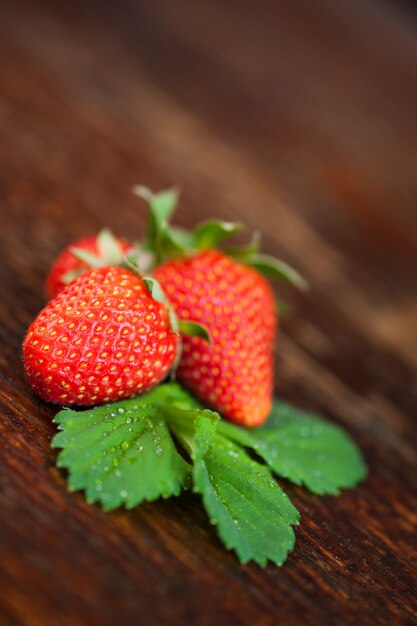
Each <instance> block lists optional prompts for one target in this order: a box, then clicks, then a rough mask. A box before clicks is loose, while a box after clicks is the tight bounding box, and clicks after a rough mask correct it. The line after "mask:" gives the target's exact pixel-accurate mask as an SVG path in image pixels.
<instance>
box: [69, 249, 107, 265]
mask: <svg viewBox="0 0 417 626" xmlns="http://www.w3.org/2000/svg"><path fill="white" fill-rule="evenodd" d="M70 250H71V253H72V254H73V255H74V256H75V258H76V259H78V260H79V261H81V262H82V263H86V264H87V265H88V266H89V267H92V268H96V267H102V266H103V262H102V260H101V259H100V258H99V257H98V256H97V255H96V254H93V253H92V252H87V250H83V249H82V248H76V247H72V248H70Z"/></svg>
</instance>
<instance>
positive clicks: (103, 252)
mask: <svg viewBox="0 0 417 626" xmlns="http://www.w3.org/2000/svg"><path fill="white" fill-rule="evenodd" d="M97 249H98V256H99V257H100V259H102V261H103V262H105V263H106V265H120V264H121V263H122V261H123V257H124V254H123V252H122V250H121V248H120V246H119V244H118V242H117V239H116V237H115V236H114V235H113V233H112V232H111V231H110V230H109V229H108V228H103V229H102V230H101V231H100V232H99V234H98V235H97Z"/></svg>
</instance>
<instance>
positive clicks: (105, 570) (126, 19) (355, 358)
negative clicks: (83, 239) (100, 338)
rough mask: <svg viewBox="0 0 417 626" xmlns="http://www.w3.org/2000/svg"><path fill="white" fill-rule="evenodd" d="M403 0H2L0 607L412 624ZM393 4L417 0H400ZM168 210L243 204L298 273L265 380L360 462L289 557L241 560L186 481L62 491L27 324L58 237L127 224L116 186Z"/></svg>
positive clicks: (61, 618)
mask: <svg viewBox="0 0 417 626" xmlns="http://www.w3.org/2000/svg"><path fill="white" fill-rule="evenodd" d="M408 10H409V9H407V5H406V4H405V5H403V7H402V9H401V11H402V12H401V11H400V9H399V7H398V5H395V4H394V3H384V2H382V1H381V2H379V3H377V2H371V1H369V2H359V0H352V1H351V2H349V3H334V2H331V0H316V1H313V0H300V2H297V3H293V2H290V1H289V0H287V1H281V2H275V1H272V0H269V1H268V0H262V2H258V3H249V2H247V1H246V0H243V2H242V1H240V2H238V1H237V0H229V1H228V2H223V1H220V0H215V1H212V2H203V0H194V2H192V3H189V2H186V1H185V0H177V1H176V2H175V3H174V2H169V1H167V0H153V2H152V3H145V2H140V3H138V2H136V0H119V2H117V3H115V2H110V0H84V1H82V0H77V1H74V0H72V1H71V2H70V1H69V0H62V1H61V2H59V3H56V2H52V0H49V1H48V0H39V1H38V2H30V1H29V0H26V1H25V0H21V1H20V2H13V0H3V2H1V4H0V217H1V228H0V249H1V252H2V255H1V256H2V262H1V264H0V289H1V293H0V342H1V351H0V377H1V388H0V440H1V445H0V623H1V625H2V626H3V624H4V625H5V626H9V625H13V626H16V625H17V626H19V625H22V626H49V625H51V626H52V625H54V626H55V625H59V626H67V625H68V626H72V625H83V624H89V625H91V624H93V625H94V626H101V625H112V626H113V625H115V624H126V625H130V624H132V625H133V624H135V625H136V624H146V626H148V625H153V624H159V625H165V624H167V625H168V624H169V625H174V624H184V623H192V624H198V625H201V626H205V625H212V624H223V623H224V624H231V625H232V624H236V625H247V624H251V625H252V626H253V625H256V626H263V625H268V626H269V625H276V624H285V625H286V626H288V625H289V626H291V625H292V624H303V625H304V624H305V625H307V626H308V625H316V624H317V625H318V624H346V625H350V624H352V625H358V624H364V625H366V624H373V625H380V624H381V625H383V624H390V625H391V624H412V623H416V616H417V613H416V611H417V598H416V586H417V574H416V567H415V565H416V556H417V555H416V552H417V551H416V522H417V514H416V511H417V507H416V504H417V493H416V481H415V476H416V465H417V463H416V452H415V441H416V437H415V428H416V425H415V418H416V415H417V398H416V394H417V385H416V380H417V377H416V372H417V332H416V330H417V281H416V276H417V217H416V216H417V200H416V198H417V123H416V110H417V54H416V53H417V41H416V37H415V24H414V23H413V22H412V20H411V13H410V16H407V14H406V13H405V11H408ZM410 11H411V9H410ZM138 182H141V183H145V184H147V185H149V186H150V187H153V188H156V189H158V188H162V187H164V186H166V185H170V184H173V183H175V184H178V185H180V186H181V187H182V189H183V195H182V209H181V211H180V213H179V217H180V218H181V220H182V222H183V223H184V224H185V225H191V224H192V223H193V222H195V221H196V220H198V219H204V218H207V217H209V216H211V215H213V214H214V215H218V216H220V217H224V218H225V219H230V220H233V219H239V220H242V221H244V222H246V223H247V225H248V228H249V229H253V228H255V227H258V228H259V227H260V228H261V229H262V231H263V234H264V246H265V249H266V251H267V252H270V253H275V254H277V255H280V256H282V257H284V258H285V259H287V260H288V261H289V262H292V263H293V264H294V265H295V266H296V267H297V268H298V269H299V270H300V271H302V272H303V273H304V274H305V275H306V276H307V278H308V279H309V281H310V283H311V285H312V289H311V291H310V292H309V293H307V294H305V295H304V294H303V295H300V294H295V293H293V292H291V291H290V290H287V289H283V288H282V287H281V286H279V285H277V290H278V291H279V293H280V294H282V295H283V296H285V297H286V299H287V300H288V301H289V303H290V304H291V306H292V308H293V315H292V317H291V318H289V319H287V320H283V322H282V327H281V334H280V337H279V341H278V344H277V375H276V384H277V392H278V393H279V394H280V395H281V396H282V397H284V398H285V399H287V400H290V401H292V402H294V403H297V404H299V405H300V406H304V407H305V408H308V409H314V410H317V411H321V412H322V413H323V414H324V415H325V416H327V417H328V418H331V419H333V420H335V421H336V422H338V423H340V424H342V425H343V426H344V427H345V428H346V429H347V430H348V431H349V432H350V433H351V435H352V436H353V437H354V438H355V439H356V440H357V441H358V442H359V444H360V445H361V447H362V449H363V451H364V454H365V457H366V459H367V461H368V463H369V468H370V476H369V479H368V481H367V482H366V483H365V484H363V485H362V486H360V487H359V488H358V489H356V490H354V491H350V492H345V493H344V494H343V495H342V496H341V497H339V498H330V497H325V498H319V497H316V496H313V495H309V494H308V493H307V492H306V491H304V490H302V489H298V488H294V487H290V486H289V485H285V488H286V489H287V491H288V493H289V494H290V496H291V498H292V499H293V501H294V503H295V504H296V506H297V507H298V508H299V510H300V511H301V515H302V523H301V525H300V527H299V528H298V529H297V531H296V532H297V546H296V550H295V551H294V552H293V554H292V555H291V556H290V558H289V559H288V562H287V563H286V564H285V566H284V567H283V568H281V569H278V568H274V567H268V568H266V569H265V570H261V569H259V568H257V567H256V566H253V565H248V566H244V567H242V566H240V565H239V564H238V562H237V560H236V559H235V557H234V555H233V554H232V553H228V552H226V551H225V550H224V549H223V547H222V545H221V544H220V542H219V541H218V539H217V538H216V534H215V531H214V530H213V528H212V527H211V526H210V525H209V524H208V522H207V520H206V517H205V514H204V512H203V510H202V507H201V505H200V502H199V499H198V498H197V497H195V496H193V495H191V494H187V495H184V496H181V497H180V498H177V499H173V500H170V501H167V502H157V503H154V504H152V505H150V504H149V505H145V506H141V507H140V508H138V509H137V510H135V511H132V512H129V513H125V512H117V513H112V514H104V513H103V512H102V511H101V510H100V509H99V508H98V507H91V506H88V505H87V504H85V502H84V501H83V498H82V496H81V495H80V494H69V493H68V492H67V491H66V484H65V477H64V476H63V475H62V474H60V473H59V472H58V471H57V470H56V469H55V468H54V453H53V452H52V451H51V450H50V447H49V443H50V439H51V437H52V435H53V434H54V432H55V428H54V426H53V425H52V424H51V418H52V416H53V414H54V409H53V407H51V406H47V405H45V404H43V403H42V402H41V401H40V400H39V399H37V398H36V397H34V396H33V394H32V393H31V390H30V388H29V386H28V384H27V382H26V381H25V379H24V376H23V370H22V363H21V356H20V346H21V341H22V337H23V336H24V333H25V329H26V328H27V326H28V325H29V324H30V322H31V320H32V319H33V317H34V316H35V315H36V313H37V312H38V311H39V310H40V308H41V307H42V306H43V302H44V296H43V279H44V276H45V274H46V272H47V269H48V265H49V263H50V262H51V260H52V258H53V257H54V255H55V254H56V253H57V252H58V251H59V250H60V249H61V248H62V247H63V246H64V245H65V244H67V243H68V242H70V241H71V240H72V239H74V238H76V237H79V236H81V235H83V234H87V233H91V232H95V231H97V230H98V229H99V228H100V227H101V226H102V225H103V224H107V225H108V226H110V227H111V228H113V229H114V231H115V232H117V233H120V234H122V235H125V236H132V234H133V233H134V234H137V235H139V234H140V232H141V229H142V227H143V220H144V216H143V212H142V211H141V208H140V205H139V203H138V201H137V200H135V199H134V198H132V197H131V195H130V193H129V189H130V187H131V185H132V184H134V183H138Z"/></svg>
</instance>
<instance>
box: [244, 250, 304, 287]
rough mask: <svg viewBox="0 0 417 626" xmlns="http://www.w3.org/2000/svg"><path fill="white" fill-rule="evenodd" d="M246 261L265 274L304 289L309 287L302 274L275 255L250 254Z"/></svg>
mask: <svg viewBox="0 0 417 626" xmlns="http://www.w3.org/2000/svg"><path fill="white" fill-rule="evenodd" d="M244 262H245V263H246V265H250V267H253V268H254V269H256V270H257V271H258V272H260V273H261V274H264V275H265V276H271V277H272V278H280V279H281V280H285V281H287V282H288V283H290V284H291V285H294V287H298V288H299V289H302V290H303V291H305V290H306V289H308V283H307V281H306V280H305V279H304V278H303V277H302V276H301V274H299V273H298V272H297V271H296V270H295V269H294V268H293V267H291V266H290V265H288V264H287V263H285V262H284V261H280V260H279V259H276V258H275V257H273V256H269V255H267V254H255V255H253V256H252V255H249V256H247V257H246V258H245V260H244Z"/></svg>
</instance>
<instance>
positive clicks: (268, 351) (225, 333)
mask: <svg viewBox="0 0 417 626" xmlns="http://www.w3.org/2000/svg"><path fill="white" fill-rule="evenodd" d="M154 276H155V278H156V279H157V280H158V281H159V282H160V283H161V285H162V287H163V289H164V291H165V293H166V295H167V296H168V298H169V300H170V302H171V303H172V305H173V308H174V310H175V312H176V314H177V316H178V318H179V319H180V320H192V321H196V322H199V323H200V324H202V325H204V326H205V327H206V328H207V329H208V331H209V332H210V334H211V337H212V344H211V345H210V344H208V343H207V342H205V341H203V340H202V339H199V338H197V337H187V336H184V337H183V348H182V350H183V352H182V358H181V362H180V365H179V367H178V370H177V376H178V379H179V380H180V381H181V382H182V383H183V384H184V385H185V386H187V387H188V388H189V389H190V390H191V391H193V392H194V394H195V395H196V396H197V397H198V398H199V399H200V400H201V401H202V402H203V403H204V404H206V405H208V406H210V407H212V408H213V409H215V410H216V411H218V412H220V413H221V414H222V415H223V416H224V417H227V418H228V419H230V420H232V421H234V422H237V423H239V424H243V425H245V426H257V425H259V424H261V423H262V422H263V421H265V419H266V418H267V416H268V415H269V413H270V410H271V403H272V391H273V348H274V340H275V333H276V326H277V313H276V308H275V302H274V296H273V293H272V290H271V288H270V286H269V284H268V282H267V281H266V280H265V279H264V278H263V276H262V275H261V274H259V272H257V271H256V270H254V269H252V268H251V267H248V266H246V265H243V264H241V263H238V262H236V261H234V260H233V259H231V258H229V257H227V256H226V255H224V254H223V253H221V252H219V251H216V250H205V251H203V252H200V253H197V254H194V255H193V256H191V257H189V258H185V259H178V260H173V261H168V262H167V263H165V264H163V265H161V266H160V267H158V268H157V269H156V270H155V271H154Z"/></svg>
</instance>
